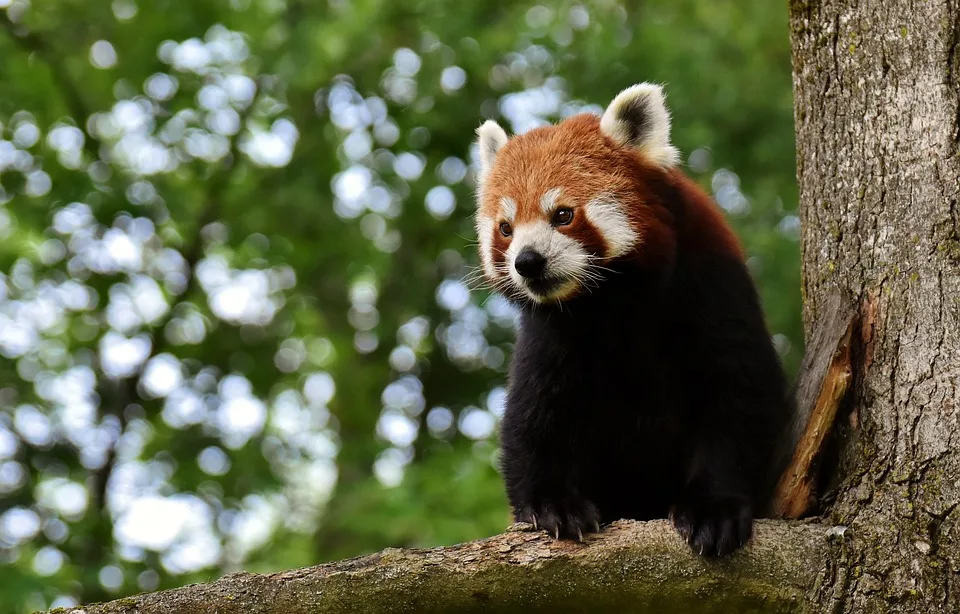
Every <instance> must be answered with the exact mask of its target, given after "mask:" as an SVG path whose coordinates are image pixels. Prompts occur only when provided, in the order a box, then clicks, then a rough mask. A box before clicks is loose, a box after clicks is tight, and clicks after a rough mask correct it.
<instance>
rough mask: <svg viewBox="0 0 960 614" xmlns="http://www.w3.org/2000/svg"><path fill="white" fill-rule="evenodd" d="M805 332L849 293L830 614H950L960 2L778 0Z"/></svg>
mask: <svg viewBox="0 0 960 614" xmlns="http://www.w3.org/2000/svg"><path fill="white" fill-rule="evenodd" d="M791 27H792V39H793V48H794V56H793V58H794V89H795V115H796V134H797V146H798V177H799V182H800V201H801V211H802V217H801V222H802V228H803V235H802V237H803V253H804V256H803V261H804V262H803V265H804V271H803V290H804V297H805V302H804V312H803V313H804V323H805V327H806V331H807V334H808V336H809V334H810V332H811V330H813V329H814V328H815V327H816V324H817V322H818V321H819V320H820V319H821V318H824V317H826V315H828V314H826V313H824V311H823V306H824V299H825V297H826V296H828V295H829V294H830V293H832V292H840V293H842V294H847V295H850V296H852V297H854V301H855V304H856V305H857V306H858V307H859V309H860V310H861V318H862V324H861V326H860V328H859V331H858V333H857V335H856V336H855V343H854V348H853V361H852V367H853V369H852V371H853V378H854V379H853V383H852V384H853V387H852V394H853V403H852V407H853V408H854V410H855V411H854V413H852V414H851V415H849V416H847V417H846V418H847V419H846V420H843V421H840V422H838V425H837V426H841V427H842V428H841V430H842V435H843V441H845V444H844V445H843V446H842V448H841V450H840V452H839V454H838V455H837V458H838V459H839V468H838V470H835V474H836V475H837V476H839V479H838V480H836V482H835V484H834V496H835V501H834V504H833V506H832V509H831V510H830V512H829V517H830V519H831V520H832V521H833V522H835V523H838V524H842V525H847V526H849V527H850V529H851V531H850V535H851V540H850V542H849V543H848V544H847V546H846V552H845V560H843V561H842V562H841V564H840V568H839V569H838V574H837V576H836V581H835V582H834V583H833V584H832V585H830V586H827V587H824V588H825V597H824V598H825V599H830V600H831V601H832V603H833V604H834V609H833V610H832V611H834V612H925V613H926V612H957V611H960V578H958V576H957V573H958V572H960V543H958V538H960V534H958V526H957V514H956V513H955V510H956V508H957V504H958V503H960V484H958V476H960V448H958V443H960V425H958V414H957V400H958V399H957V384H958V378H960V326H958V322H960V274H958V270H960V218H958V215H960V209H958V206H957V199H958V194H960V155H958V147H960V48H958V44H960V8H958V2H957V1H956V0H860V1H859V2H848V1H843V0H822V1H819V2H797V1H795V2H792V3H791Z"/></svg>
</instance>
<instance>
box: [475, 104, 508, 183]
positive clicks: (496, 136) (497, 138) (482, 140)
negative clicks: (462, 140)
mask: <svg viewBox="0 0 960 614" xmlns="http://www.w3.org/2000/svg"><path fill="white" fill-rule="evenodd" d="M506 144H507V133H506V132H504V130H503V128H501V127H500V124H498V123H497V122H495V121H493V120H492V119H488V120H487V121H485V122H483V124H482V125H481V126H480V127H479V128H477V148H478V149H479V155H480V181H481V182H482V181H483V179H484V178H485V177H486V176H487V173H489V172H490V169H491V168H493V161H494V159H495V158H496V157H497V152H498V151H500V148H501V147H503V146H504V145H506Z"/></svg>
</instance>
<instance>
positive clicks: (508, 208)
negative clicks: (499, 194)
mask: <svg viewBox="0 0 960 614" xmlns="http://www.w3.org/2000/svg"><path fill="white" fill-rule="evenodd" d="M500 212H501V213H503V217H504V218H506V220H507V221H508V222H512V221H513V218H515V217H516V216H517V201H515V200H513V199H512V198H510V197H509V196H504V197H503V198H501V199H500Z"/></svg>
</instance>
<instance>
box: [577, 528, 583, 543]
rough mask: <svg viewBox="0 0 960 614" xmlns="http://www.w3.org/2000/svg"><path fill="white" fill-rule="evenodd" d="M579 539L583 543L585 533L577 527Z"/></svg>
mask: <svg viewBox="0 0 960 614" xmlns="http://www.w3.org/2000/svg"><path fill="white" fill-rule="evenodd" d="M577 539H578V540H580V541H583V531H581V530H580V527H577Z"/></svg>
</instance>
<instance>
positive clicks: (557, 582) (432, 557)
mask: <svg viewBox="0 0 960 614" xmlns="http://www.w3.org/2000/svg"><path fill="white" fill-rule="evenodd" d="M526 527H528V525H515V526H514V527H511V529H510V530H508V532H506V533H504V534H502V535H496V536H494V537H490V538H487V539H481V540H478V541H474V542H468V543H465V544H459V545H456V546H451V547H447V548H431V549H417V550H414V549H411V550H400V549H387V550H383V551H381V552H379V553H377V554H373V555H370V556H365V557H359V558H355V559H348V560H344V561H339V562H337V563H330V564H326V565H319V566H316V567H308V568H304V569H297V570H291V571H286V572H280V573H273V574H251V573H236V574H231V575H227V576H224V577H223V578H220V579H219V580H217V581H216V582H213V583H210V584H195V585H190V586H185V587H183V588H178V589H173V590H167V591H162V592H158V593H150V594H143V595H138V596H135V597H128V598H124V599H119V600H117V601H112V602H109V603H105V604H98V605H93V606H85V607H77V608H73V609H70V610H67V611H66V612H72V613H74V614H80V613H81V612H84V613H85V614H119V613H121V612H122V613H129V612H137V613H138V614H153V613H157V614H160V613H167V612H177V613H178V614H200V613H206V612H218V613H219V614H229V613H233V612H236V613H241V612H243V613H249V614H274V613H276V614H280V613H283V614H301V613H303V614H306V613H307V612H309V613H310V614H325V613H334V612H336V613H338V614H339V613H342V612H360V611H362V612H364V613H370V614H376V613H381V612H383V613H387V612H389V613H390V614H399V613H402V612H416V613H417V614H427V613H430V612H472V611H483V612H568V611H569V612H572V611H580V612H584V611H588V612H595V613H597V614H602V613H603V612H617V613H628V612H631V613H642V612H658V613H660V612H688V611H697V612H737V613H738V614H745V613H747V612H797V611H806V610H808V609H809V608H810V604H811V602H810V601H809V599H810V598H811V590H812V587H814V586H815V585H816V584H817V583H818V582H819V581H821V580H822V577H821V576H822V574H824V573H826V572H825V571H824V570H823V568H824V564H825V562H826V561H828V560H830V558H831V550H832V548H833V546H832V545H831V543H830V538H829V535H830V531H829V528H828V527H826V526H824V525H820V524H814V523H800V522H788V521H772V520H763V521H759V522H758V523H757V527H756V535H755V538H754V540H753V541H752V542H751V543H750V544H749V545H748V547H747V548H745V549H744V550H741V551H740V552H738V553H736V554H734V555H733V556H731V557H729V558H725V559H720V560H711V559H704V558H700V557H698V556H697V555H695V554H693V552H692V551H691V550H690V548H689V547H688V546H687V545H686V544H684V543H683V541H682V540H681V539H680V537H679V536H678V535H677V534H676V532H675V531H674V529H673V528H672V527H671V526H670V525H669V523H668V522H666V521H662V520H660V521H651V522H634V521H618V522H615V523H613V524H612V525H610V526H609V527H606V528H605V529H604V531H603V533H601V534H600V535H595V536H591V537H589V538H588V539H587V541H586V543H584V544H580V543H577V542H573V541H557V540H554V539H553V538H551V537H549V536H547V535H546V534H545V533H544V532H542V531H536V532H534V531H529V530H527V529H526Z"/></svg>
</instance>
